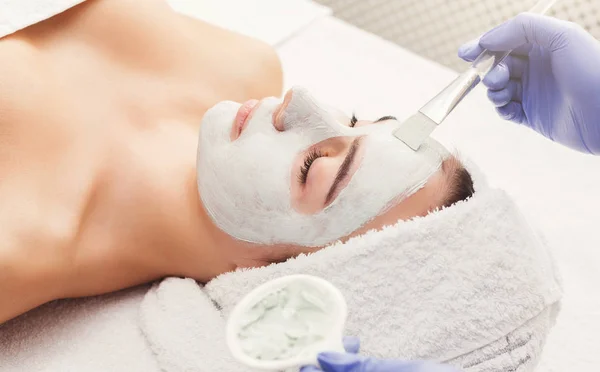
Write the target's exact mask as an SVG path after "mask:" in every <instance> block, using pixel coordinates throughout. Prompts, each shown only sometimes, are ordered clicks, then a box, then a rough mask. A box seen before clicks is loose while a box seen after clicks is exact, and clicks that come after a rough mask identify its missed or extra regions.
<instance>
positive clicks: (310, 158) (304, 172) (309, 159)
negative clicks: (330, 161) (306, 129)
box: [298, 150, 325, 185]
mask: <svg viewBox="0 0 600 372" xmlns="http://www.w3.org/2000/svg"><path fill="white" fill-rule="evenodd" d="M323 156H325V154H323V153H321V152H320V151H319V150H310V152H309V153H308V155H306V158H304V164H302V166H301V167H300V174H299V175H298V181H299V182H300V183H301V184H302V185H304V184H306V179H307V178H308V171H309V170H310V166H311V165H312V163H313V162H314V161H315V160H317V159H318V158H322V157H323Z"/></svg>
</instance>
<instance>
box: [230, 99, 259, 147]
mask: <svg viewBox="0 0 600 372" xmlns="http://www.w3.org/2000/svg"><path fill="white" fill-rule="evenodd" d="M258 103H259V101H258V100H257V99H251V100H248V101H246V102H244V103H243V104H242V106H241V107H240V108H239V110H238V112H237V114H236V115H235V119H234V121H233V127H232V128H231V140H232V141H234V140H236V139H238V138H239V137H240V135H241V134H242V131H243V130H244V128H246V125H248V121H249V119H250V117H251V116H252V115H251V114H252V112H253V111H254V109H255V108H256V107H257V105H258Z"/></svg>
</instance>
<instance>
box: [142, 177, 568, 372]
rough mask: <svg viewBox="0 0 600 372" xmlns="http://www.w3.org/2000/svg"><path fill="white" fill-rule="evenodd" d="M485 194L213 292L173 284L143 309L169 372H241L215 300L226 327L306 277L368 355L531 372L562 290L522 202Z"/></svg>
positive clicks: (227, 280)
mask: <svg viewBox="0 0 600 372" xmlns="http://www.w3.org/2000/svg"><path fill="white" fill-rule="evenodd" d="M475 177H476V179H477V177H478V176H477V173H476V172H475ZM479 183H481V182H478V183H476V187H477V192H476V194H475V196H474V197H473V198H471V199H470V200H468V201H466V202H461V203H459V204H457V205H454V206H452V207H450V208H447V209H444V210H441V211H438V212H435V213H432V214H430V215H428V216H426V217H423V218H416V219H414V220H411V221H404V222H399V223H398V224H396V225H394V226H391V227H387V228H385V229H383V230H382V231H372V232H369V233H367V234H365V235H363V236H360V237H356V238H353V239H351V240H349V241H348V242H346V243H345V244H342V243H338V244H334V245H332V246H330V247H327V248H325V249H323V250H321V251H319V252H317V253H314V254H312V255H308V256H300V257H297V258H295V259H292V260H289V261H287V262H285V263H281V264H276V265H271V266H268V267H263V268H258V269H250V270H241V271H237V272H233V273H228V274H224V275H222V276H220V277H218V278H216V279H214V280H212V281H211V282H209V283H208V284H207V285H206V287H205V288H200V287H199V286H197V285H195V284H194V283H193V282H191V281H184V280H182V279H170V280H168V281H164V282H163V283H161V285H160V286H156V287H155V288H153V289H152V290H151V291H150V292H149V294H148V295H147V296H146V298H145V300H144V302H143V304H142V306H141V313H142V314H143V315H142V318H143V319H144V321H143V322H142V323H141V327H142V331H143V332H144V334H145V335H146V337H147V339H148V341H149V344H150V345H151V347H152V348H153V351H154V352H155V353H156V354H157V355H158V357H159V364H160V365H161V367H162V368H163V369H165V370H166V371H180V370H198V371H204V370H206V371H213V370H223V371H225V370H236V368H239V366H238V365H237V364H236V363H235V362H233V363H232V364H230V365H229V364H227V360H226V359H228V358H229V357H226V356H224V353H226V349H225V346H224V345H225V339H224V337H225V332H224V324H225V323H224V322H225V321H224V319H223V318H221V317H220V316H217V313H216V311H215V310H213V311H210V310H209V309H210V308H211V306H213V304H211V303H210V300H209V299H208V298H207V297H206V294H207V295H208V296H209V297H210V298H211V299H212V300H213V301H214V302H215V304H214V306H217V307H218V308H219V309H221V312H222V314H223V317H226V316H227V315H228V314H229V313H230V311H231V310H232V309H233V307H234V306H235V304H236V303H237V302H238V301H239V300H240V299H241V298H242V297H243V296H244V295H245V294H247V293H248V292H249V291H250V290H252V289H253V288H255V287H256V286H258V285H260V284H262V283H264V282H266V281H268V280H271V279H274V278H277V277H280V276H283V275H289V274H295V273H304V274H310V275H316V276H320V277H322V278H325V279H327V280H329V281H330V282H332V283H333V284H334V285H336V286H337V287H338V288H339V289H340V290H341V291H342V293H343V294H344V295H345V297H346V301H347V303H348V311H349V316H348V321H347V325H346V333H347V334H348V335H356V336H359V337H360V338H361V341H362V347H361V352H362V353H364V354H367V355H373V356H377V357H386V358H403V359H404V358H406V359H413V358H420V359H421V358H422V359H433V360H438V361H442V362H447V363H450V364H454V365H456V366H458V367H461V368H463V369H464V370H466V371H478V372H479V371H481V372H483V371H509V370H510V371H532V370H533V368H534V367H535V365H536V363H537V361H538V358H539V355H540V353H541V351H542V348H543V345H544V341H545V339H546V336H547V334H548V332H549V330H550V328H551V327H552V325H553V323H554V320H555V317H556V315H557V311H558V304H559V299H560V297H561V288H560V281H559V278H558V275H557V271H556V268H555V265H554V262H553V260H552V258H551V256H550V254H549V251H548V249H547V246H546V244H545V243H544V242H543V241H542V240H541V239H540V237H539V236H538V234H537V233H536V232H535V231H534V230H533V229H532V228H531V226H530V225H529V224H528V223H527V221H526V220H525V219H524V218H523V216H522V215H521V213H520V212H519V210H518V208H517V207H516V206H515V204H514V203H513V201H512V200H511V198H510V197H509V196H508V195H507V194H506V193H504V192H503V191H501V190H496V189H490V188H487V186H484V187H482V186H481V185H480V184H479ZM209 312H210V315H207V313H209Z"/></svg>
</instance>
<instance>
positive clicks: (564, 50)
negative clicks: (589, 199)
mask: <svg viewBox="0 0 600 372" xmlns="http://www.w3.org/2000/svg"><path fill="white" fill-rule="evenodd" d="M484 48H485V49H489V50H490V51H494V52H497V51H508V50H511V49H515V50H514V51H513V52H512V53H511V55H510V56H508V57H507V58H506V59H505V60H504V62H503V63H502V64H500V65H499V66H497V67H496V68H495V69H494V70H492V71H491V72H490V73H489V74H488V75H487V76H486V77H485V78H484V79H483V84H484V85H486V86H487V87H488V88H489V90H488V97H489V98H490V100H491V101H492V102H493V103H494V104H495V106H496V107H497V108H496V110H497V111H498V113H499V114H500V116H502V117H503V118H504V119H507V120H512V121H514V122H517V123H521V124H524V125H526V126H528V127H530V128H532V129H534V130H536V131H537V132H539V133H541V134H542V135H544V136H546V137H548V138H550V139H552V140H554V141H556V142H559V143H562V144H563V145H566V146H568V147H571V148H573V149H576V150H579V151H582V152H589V153H593V154H600V42H599V41H598V40H596V39H594V37H592V36H591V35H590V34H589V33H587V32H586V31H585V30H584V29H583V28H581V27H579V26H577V25H576V24H574V23H571V22H566V21H561V20H558V19H554V18H551V17H545V16H540V15H536V14H531V13H522V14H519V15H517V16H516V17H515V18H513V19H512V20H509V21H508V22H505V23H503V24H501V25H500V26H498V27H496V28H494V29H492V30H490V31H488V32H487V33H486V34H484V35H483V36H482V37H481V38H480V39H479V40H478V41H473V42H470V43H467V44H465V45H463V46H461V47H460V49H459V51H458V55H459V57H461V58H462V59H464V60H466V61H473V60H474V59H475V58H476V57H477V56H478V55H479V54H480V53H481V52H482V50H483V49H484Z"/></svg>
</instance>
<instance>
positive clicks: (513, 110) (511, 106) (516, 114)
mask: <svg viewBox="0 0 600 372" xmlns="http://www.w3.org/2000/svg"><path fill="white" fill-rule="evenodd" d="M496 112H497V113H498V115H500V117H502V118H503V119H504V120H510V121H512V122H515V123H517V124H524V123H526V122H527V116H526V115H525V111H524V110H523V105H522V104H521V103H520V102H514V101H511V102H509V103H508V104H506V105H505V106H502V107H496Z"/></svg>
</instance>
